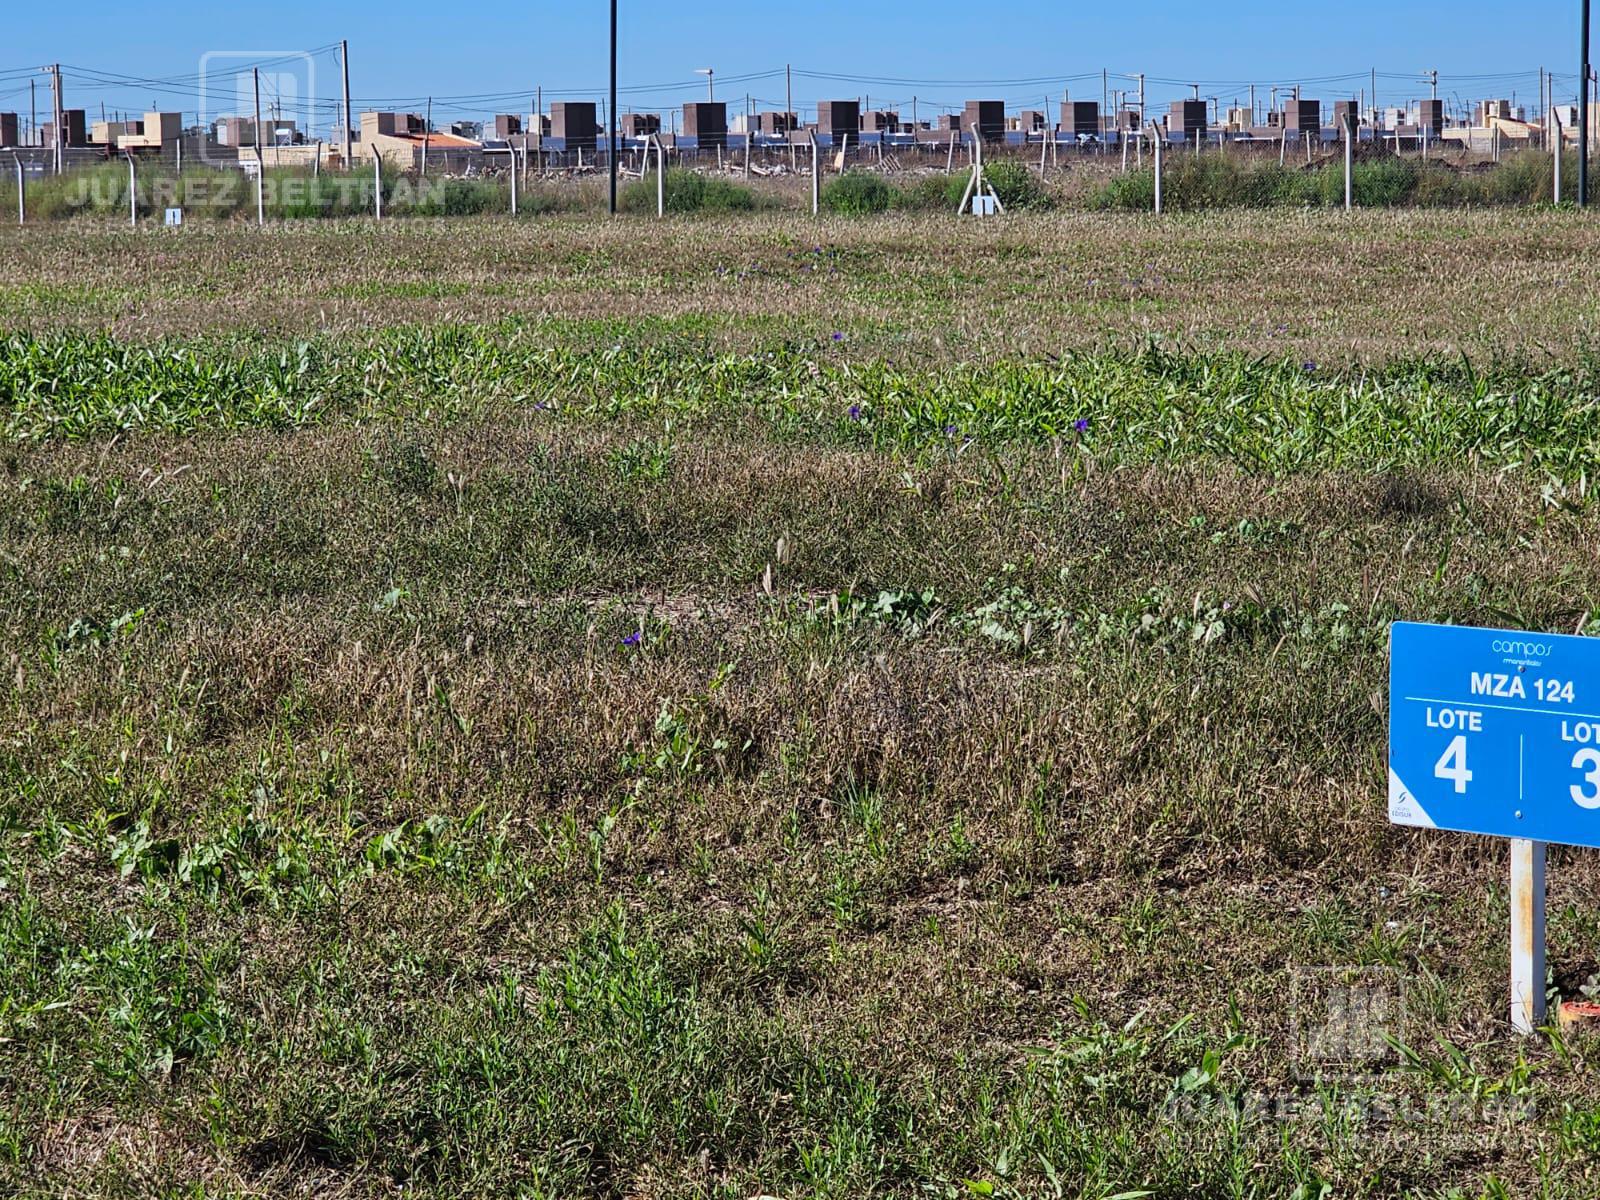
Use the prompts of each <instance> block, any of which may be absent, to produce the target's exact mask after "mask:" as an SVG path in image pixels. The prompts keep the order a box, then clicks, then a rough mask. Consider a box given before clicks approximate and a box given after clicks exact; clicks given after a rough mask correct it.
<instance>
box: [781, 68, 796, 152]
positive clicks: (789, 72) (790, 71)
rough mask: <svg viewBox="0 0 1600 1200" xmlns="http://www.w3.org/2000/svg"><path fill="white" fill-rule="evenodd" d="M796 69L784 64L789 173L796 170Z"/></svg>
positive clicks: (785, 128) (785, 122) (784, 131)
mask: <svg viewBox="0 0 1600 1200" xmlns="http://www.w3.org/2000/svg"><path fill="white" fill-rule="evenodd" d="M798 123H799V122H797V121H796V120H795V119H794V68H793V67H791V66H790V65H789V64H788V63H784V64H783V136H784V137H785V138H786V139H787V140H788V143H789V171H790V172H791V173H793V172H794V170H795V150H794V127H795V126H796V125H797V124H798Z"/></svg>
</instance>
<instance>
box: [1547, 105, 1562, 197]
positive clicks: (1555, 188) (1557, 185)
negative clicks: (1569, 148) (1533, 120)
mask: <svg viewBox="0 0 1600 1200" xmlns="http://www.w3.org/2000/svg"><path fill="white" fill-rule="evenodd" d="M1550 120H1551V122H1552V123H1553V124H1554V125H1555V127H1556V128H1555V132H1556V140H1555V147H1554V152H1553V153H1552V154H1551V158H1552V160H1553V161H1554V169H1555V178H1554V179H1552V180H1551V184H1552V191H1551V197H1550V200H1551V203H1552V204H1560V203H1561V151H1562V149H1563V147H1562V145H1561V143H1562V140H1563V139H1562V137H1561V118H1560V117H1558V116H1557V115H1556V110H1555V105H1551V106H1550Z"/></svg>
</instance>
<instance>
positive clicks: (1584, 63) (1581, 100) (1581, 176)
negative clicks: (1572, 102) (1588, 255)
mask: <svg viewBox="0 0 1600 1200" xmlns="http://www.w3.org/2000/svg"><path fill="white" fill-rule="evenodd" d="M1578 42H1579V46H1578V57H1579V59H1580V60H1581V61H1580V65H1579V67H1578V207H1579V208H1587V207H1588V206H1589V0H1583V29H1582V32H1581V33H1579V34H1578ZM1560 152H1561V150H1560V147H1557V148H1556V153H1557V154H1559V153H1560Z"/></svg>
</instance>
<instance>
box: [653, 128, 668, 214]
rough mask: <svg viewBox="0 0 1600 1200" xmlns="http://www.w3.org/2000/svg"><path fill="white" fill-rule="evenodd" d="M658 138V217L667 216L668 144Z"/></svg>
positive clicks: (657, 136)
mask: <svg viewBox="0 0 1600 1200" xmlns="http://www.w3.org/2000/svg"><path fill="white" fill-rule="evenodd" d="M655 137H656V217H657V218H658V219H659V218H661V217H664V216H666V215H667V144H666V143H665V142H663V141H662V140H661V135H660V134H659V133H658V134H656V135H655Z"/></svg>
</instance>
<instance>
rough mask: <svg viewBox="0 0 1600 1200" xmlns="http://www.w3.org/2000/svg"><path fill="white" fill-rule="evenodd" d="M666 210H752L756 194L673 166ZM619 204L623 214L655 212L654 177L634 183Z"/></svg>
mask: <svg viewBox="0 0 1600 1200" xmlns="http://www.w3.org/2000/svg"><path fill="white" fill-rule="evenodd" d="M665 200H666V210H667V211H668V212H670V213H686V212H736V211H742V210H745V209H751V208H754V207H755V204H756V198H755V194H754V193H753V192H751V191H750V189H749V188H742V187H739V186H738V185H737V184H733V183H729V182H728V181H727V180H726V179H709V178H707V177H706V176H704V175H701V174H700V173H699V172H697V171H690V170H686V169H684V168H682V167H674V168H672V169H671V170H669V171H668V172H667V179H666V195H665ZM618 204H619V205H620V206H621V208H622V209H623V210H624V211H625V212H654V211H655V207H656V180H655V177H654V176H650V177H648V178H645V179H640V180H636V181H635V182H633V183H630V184H629V185H628V186H627V188H625V189H624V190H623V193H622V196H621V197H620V198H619V200H618Z"/></svg>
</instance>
